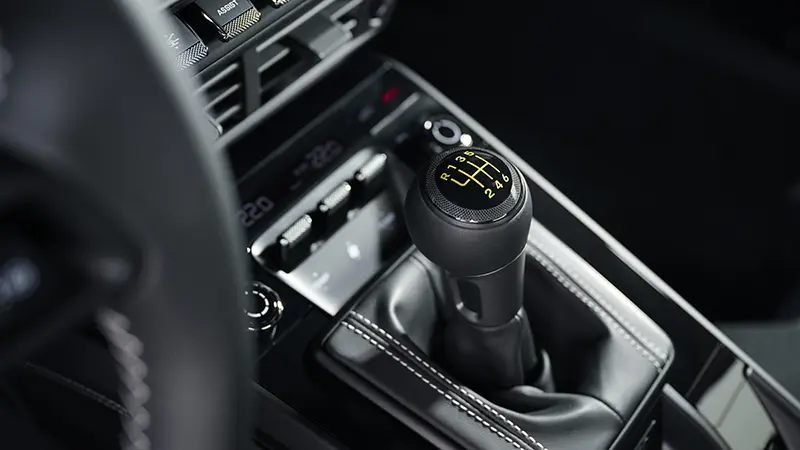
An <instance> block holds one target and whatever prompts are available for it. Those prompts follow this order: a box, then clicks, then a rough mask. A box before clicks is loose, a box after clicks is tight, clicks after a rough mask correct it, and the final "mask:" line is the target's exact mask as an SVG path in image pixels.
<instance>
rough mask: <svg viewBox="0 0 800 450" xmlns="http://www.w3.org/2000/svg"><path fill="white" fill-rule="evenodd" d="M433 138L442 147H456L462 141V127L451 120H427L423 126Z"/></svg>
mask: <svg viewBox="0 0 800 450" xmlns="http://www.w3.org/2000/svg"><path fill="white" fill-rule="evenodd" d="M423 127H424V128H425V129H426V130H430V132H431V136H433V138H434V139H436V142H438V143H440V144H442V145H456V144H458V143H459V141H460V140H461V127H459V126H458V124H456V123H455V122H453V121H452V120H449V119H438V120H427V121H425V123H424V124H423Z"/></svg>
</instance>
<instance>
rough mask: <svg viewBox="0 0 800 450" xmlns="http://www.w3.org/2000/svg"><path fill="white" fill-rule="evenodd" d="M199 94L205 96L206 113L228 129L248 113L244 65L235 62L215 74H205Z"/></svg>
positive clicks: (223, 127)
mask: <svg viewBox="0 0 800 450" xmlns="http://www.w3.org/2000/svg"><path fill="white" fill-rule="evenodd" d="M202 78H203V80H202V85H201V86H200V90H199V91H198V94H201V95H203V96H204V97H205V99H206V101H207V103H206V106H205V111H206V113H207V114H208V115H209V116H210V117H211V118H212V119H214V120H215V121H216V122H217V123H219V124H220V125H221V126H222V129H223V130H228V129H230V128H231V127H233V126H234V125H236V124H237V123H239V122H241V121H242V119H244V117H245V115H246V111H245V106H244V98H245V93H244V77H243V74H242V66H241V64H240V63H239V62H235V63H233V64H231V65H229V66H227V67H225V68H224V69H222V70H221V71H218V72H216V73H215V74H214V75H206V74H203V77H202Z"/></svg>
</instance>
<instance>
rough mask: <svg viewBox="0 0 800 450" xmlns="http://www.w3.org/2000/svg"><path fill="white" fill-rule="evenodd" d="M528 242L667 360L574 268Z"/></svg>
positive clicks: (664, 355) (650, 349)
mask: <svg viewBox="0 0 800 450" xmlns="http://www.w3.org/2000/svg"><path fill="white" fill-rule="evenodd" d="M530 242H531V243H532V244H533V245H535V246H536V247H537V249H538V250H539V251H541V252H542V253H544V254H545V255H546V256H547V257H548V258H550V259H551V260H553V262H554V263H555V264H556V265H558V266H559V267H561V269H563V270H564V271H565V272H566V273H567V275H569V277H570V278H572V279H573V280H574V281H575V282H576V283H578V285H579V286H580V287H582V288H583V289H584V290H585V291H586V292H587V293H588V294H589V295H590V296H591V297H593V298H594V299H595V300H596V301H597V302H599V303H600V304H601V305H603V306H604V307H605V308H606V309H607V310H608V312H609V313H610V314H611V315H612V316H614V318H615V319H617V320H618V321H619V322H620V323H621V324H622V325H624V326H625V327H627V328H628V331H629V332H630V333H631V334H633V335H634V336H635V337H636V338H638V339H639V341H641V342H642V344H644V345H645V347H647V349H648V350H649V351H650V352H652V353H653V354H654V355H655V356H658V357H659V358H661V359H662V360H664V361H666V360H667V354H666V352H665V351H664V350H662V349H661V347H659V346H658V345H657V344H655V343H654V342H652V341H650V340H649V339H647V338H646V337H644V335H642V333H641V332H639V330H637V329H636V327H634V326H633V324H631V323H630V322H629V321H628V320H627V319H625V317H623V316H622V314H620V313H619V311H617V310H616V309H615V308H614V307H613V306H612V305H611V304H609V303H608V302H607V301H606V300H605V298H603V296H602V295H600V293H599V292H597V291H596V290H595V289H594V288H592V287H591V286H590V285H589V284H588V283H587V282H586V281H585V280H584V279H583V278H582V277H581V276H580V275H579V274H578V273H577V272H576V271H575V270H572V269H571V268H570V267H569V266H567V265H566V264H564V263H563V261H560V260H559V259H558V257H556V256H555V255H554V254H553V253H552V252H549V251H547V249H545V246H544V245H543V244H542V243H541V242H539V241H537V240H536V239H533V238H531V239H530Z"/></svg>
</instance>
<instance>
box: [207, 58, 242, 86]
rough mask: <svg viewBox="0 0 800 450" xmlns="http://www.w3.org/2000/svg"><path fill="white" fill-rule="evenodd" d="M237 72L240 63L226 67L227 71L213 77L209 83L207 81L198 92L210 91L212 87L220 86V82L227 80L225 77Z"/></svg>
mask: <svg viewBox="0 0 800 450" xmlns="http://www.w3.org/2000/svg"><path fill="white" fill-rule="evenodd" d="M237 70H239V64H238V63H236V64H231V65H230V66H228V67H226V68H225V70H223V71H221V72H220V73H218V74H216V75H214V76H213V77H211V79H209V80H208V81H206V82H205V83H203V84H202V85H200V89H198V92H206V91H208V90H209V88H210V87H211V86H213V85H215V84H218V83H219V82H220V81H222V80H223V79H225V77H227V76H228V75H231V74H233V73H234V72H236V71H237Z"/></svg>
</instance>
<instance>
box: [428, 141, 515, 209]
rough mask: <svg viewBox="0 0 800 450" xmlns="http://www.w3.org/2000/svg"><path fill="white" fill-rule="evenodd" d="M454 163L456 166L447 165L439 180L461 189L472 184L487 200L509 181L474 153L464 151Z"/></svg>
mask: <svg viewBox="0 0 800 450" xmlns="http://www.w3.org/2000/svg"><path fill="white" fill-rule="evenodd" d="M454 162H455V163H456V164H448V165H447V167H446V168H445V169H444V171H442V173H440V174H439V178H440V179H442V180H444V181H452V182H453V183H455V184H456V185H457V186H459V187H462V188H465V187H467V186H469V185H470V184H474V185H475V186H477V187H479V188H481V189H483V194H484V195H485V196H486V197H488V198H493V197H494V196H495V194H496V193H497V192H498V191H499V190H501V189H504V188H505V185H506V184H507V183H508V182H509V181H510V179H509V177H508V175H506V174H504V173H503V172H501V171H500V169H498V168H497V167H496V166H495V165H494V164H492V163H490V162H489V161H487V160H486V158H484V157H482V156H481V155H476V154H475V152H471V151H469V150H465V151H464V152H462V153H461V154H460V155H458V156H456V157H455V161H454ZM465 169H466V170H465ZM481 180H483V181H481Z"/></svg>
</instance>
